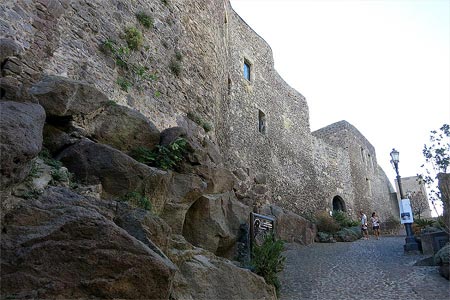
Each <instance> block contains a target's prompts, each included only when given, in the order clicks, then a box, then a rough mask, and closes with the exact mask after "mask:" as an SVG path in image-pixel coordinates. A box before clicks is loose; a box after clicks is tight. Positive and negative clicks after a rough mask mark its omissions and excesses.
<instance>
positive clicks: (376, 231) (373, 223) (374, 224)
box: [370, 212, 380, 240]
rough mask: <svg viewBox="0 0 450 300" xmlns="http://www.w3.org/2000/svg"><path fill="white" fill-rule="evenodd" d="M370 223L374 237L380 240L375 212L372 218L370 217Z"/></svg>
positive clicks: (378, 224) (378, 223)
mask: <svg viewBox="0 0 450 300" xmlns="http://www.w3.org/2000/svg"><path fill="white" fill-rule="evenodd" d="M370 221H371V222H372V229H373V233H374V234H375V237H376V238H377V240H378V239H380V219H379V218H378V216H377V214H376V213H375V212H373V213H372V217H370Z"/></svg>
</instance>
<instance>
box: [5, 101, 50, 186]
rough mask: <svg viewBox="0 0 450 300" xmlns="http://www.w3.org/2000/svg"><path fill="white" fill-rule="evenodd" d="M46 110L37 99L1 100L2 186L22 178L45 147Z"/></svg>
mask: <svg viewBox="0 0 450 300" xmlns="http://www.w3.org/2000/svg"><path fill="white" fill-rule="evenodd" d="M44 122H45V111H44V109H43V108H42V106H40V105H38V104H33V103H18V102H12V101H5V102H0V153H1V163H0V175H1V176H0V178H1V179H0V190H2V189H4V188H5V187H7V186H10V185H12V184H14V183H17V182H20V181H22V180H23V179H24V178H25V177H26V176H27V175H28V172H29V171H30V168H31V160H32V159H33V158H34V157H36V156H37V154H38V153H39V152H40V151H41V148H42V129H43V127H44Z"/></svg>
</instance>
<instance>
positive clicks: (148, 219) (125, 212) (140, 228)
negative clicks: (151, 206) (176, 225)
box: [114, 209, 172, 258]
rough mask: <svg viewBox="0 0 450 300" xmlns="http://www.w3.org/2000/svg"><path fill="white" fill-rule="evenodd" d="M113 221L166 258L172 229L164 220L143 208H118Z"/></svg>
mask: <svg viewBox="0 0 450 300" xmlns="http://www.w3.org/2000/svg"><path fill="white" fill-rule="evenodd" d="M114 222H115V223H116V224H117V225H119V226H120V227H122V228H123V229H125V230H126V231H127V232H128V233H129V234H130V235H132V236H133V237H135V238H136V239H138V240H139V241H141V242H143V243H144V244H145V245H147V247H149V248H150V249H152V250H153V251H155V252H156V253H158V254H159V255H160V256H161V257H164V258H166V256H165V254H164V253H167V252H168V247H169V239H170V235H171V233H172V229H171V228H170V226H169V225H167V223H166V222H164V220H162V219H161V218H159V217H158V216H156V215H154V214H152V213H150V212H148V211H146V210H143V209H133V210H130V209H120V211H119V212H118V215H117V217H116V218H115V219H114Z"/></svg>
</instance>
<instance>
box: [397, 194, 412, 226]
mask: <svg viewBox="0 0 450 300" xmlns="http://www.w3.org/2000/svg"><path fill="white" fill-rule="evenodd" d="M399 206H400V221H401V223H402V224H405V223H413V222H414V218H413V213H412V207H411V201H410V200H409V199H402V200H400V203H399Z"/></svg>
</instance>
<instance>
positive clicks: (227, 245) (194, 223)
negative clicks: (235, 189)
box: [183, 192, 251, 258]
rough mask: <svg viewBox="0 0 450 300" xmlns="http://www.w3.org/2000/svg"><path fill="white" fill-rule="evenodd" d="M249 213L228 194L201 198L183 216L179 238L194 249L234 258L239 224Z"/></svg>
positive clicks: (232, 195)
mask: <svg viewBox="0 0 450 300" xmlns="http://www.w3.org/2000/svg"><path fill="white" fill-rule="evenodd" d="M250 211H251V209H250V208H249V207H248V206H246V205H244V204H242V203H240V202H239V201H237V199H236V198H235V197H234V194H233V193H232V192H228V193H225V194H219V195H203V196H202V197H201V198H200V199H198V200H197V201H196V202H195V203H194V204H193V205H192V206H191V207H190V208H189V211H188V212H187V213H186V221H185V223H184V227H183V236H184V237H186V239H187V240H188V241H189V242H191V243H192V244H193V245H195V246H197V247H201V248H204V249H206V250H208V251H211V252H212V253H214V254H216V255H219V256H223V257H228V258H234V256H235V255H234V254H236V250H237V249H235V248H234V247H236V242H237V239H238V235H239V228H240V225H241V224H243V223H248V217H249V214H250Z"/></svg>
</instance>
